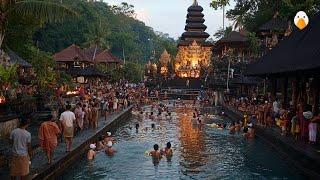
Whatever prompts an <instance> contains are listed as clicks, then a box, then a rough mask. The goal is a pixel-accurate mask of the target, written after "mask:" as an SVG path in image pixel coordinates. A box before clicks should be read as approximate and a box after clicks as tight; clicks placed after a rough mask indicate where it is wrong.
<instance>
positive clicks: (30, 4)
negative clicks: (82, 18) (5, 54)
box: [0, 0, 77, 49]
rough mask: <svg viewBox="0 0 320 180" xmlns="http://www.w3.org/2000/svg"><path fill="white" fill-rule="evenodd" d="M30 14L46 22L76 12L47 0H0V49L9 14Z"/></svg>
mask: <svg viewBox="0 0 320 180" xmlns="http://www.w3.org/2000/svg"><path fill="white" fill-rule="evenodd" d="M13 15H18V16H20V17H25V16H31V17H35V18H37V19H40V20H43V21H47V22H59V21H62V20H63V19H64V18H65V17H66V16H76V15H77V13H76V12H74V11H72V10H71V9H69V8H67V7H65V6H64V5H62V4H61V3H54V2H49V1H48V0H1V1H0V49H1V47H2V45H3V40H4V38H5V35H6V26H7V23H8V19H9V17H10V16H13Z"/></svg>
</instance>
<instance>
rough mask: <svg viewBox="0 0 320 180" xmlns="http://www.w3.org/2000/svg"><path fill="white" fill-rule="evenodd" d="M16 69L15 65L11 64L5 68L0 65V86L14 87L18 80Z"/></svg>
mask: <svg viewBox="0 0 320 180" xmlns="http://www.w3.org/2000/svg"><path fill="white" fill-rule="evenodd" d="M17 68H18V66H17V65H16V64H11V65H10V66H7V67H5V66H3V65H1V64H0V82H1V84H4V85H7V86H8V85H9V86H12V85H15V83H16V82H17V79H18V74H17ZM0 88H1V87H0Z"/></svg>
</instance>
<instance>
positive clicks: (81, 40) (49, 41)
mask: <svg viewBox="0 0 320 180" xmlns="http://www.w3.org/2000/svg"><path fill="white" fill-rule="evenodd" d="M63 4H64V5H65V6H67V7H69V8H71V9H74V10H75V11H76V12H78V14H79V15H80V17H79V18H77V19H75V20H66V21H65V22H63V23H62V24H61V23H48V24H46V26H44V27H43V28H40V29H39V30H38V31H37V32H36V34H35V35H34V40H35V41H36V42H38V45H39V48H40V49H42V50H44V51H47V52H52V53H55V52H58V51H60V50H62V49H64V48H66V47H67V46H70V45H71V44H77V45H88V44H92V42H96V43H98V44H103V46H104V47H107V48H110V51H111V52H112V53H113V54H115V55H116V56H118V57H120V58H123V56H125V58H126V60H129V61H134V62H136V61H138V62H146V61H147V60H149V58H150V57H151V56H152V55H153V51H154V50H155V51H156V56H157V55H160V54H161V52H162V51H163V50H164V49H167V50H168V51H169V52H170V53H173V55H175V53H176V49H177V48H176V41H175V40H174V39H172V38H170V37H169V36H165V35H164V34H162V33H156V32H154V31H153V29H152V28H150V27H147V26H146V25H145V24H144V23H143V22H141V21H139V20H137V19H135V15H134V14H135V13H134V11H133V6H132V5H129V4H127V3H122V4H121V5H120V6H109V5H108V4H107V3H105V2H86V1H81V0H64V1H63ZM99 46H101V45H99Z"/></svg>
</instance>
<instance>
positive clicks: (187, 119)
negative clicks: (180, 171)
mask: <svg viewBox="0 0 320 180" xmlns="http://www.w3.org/2000/svg"><path fill="white" fill-rule="evenodd" d="M177 113H178V114H179V115H180V118H179V127H180V131H179V132H180V138H179V140H180V142H181V156H182V157H183V158H182V159H181V161H180V164H182V165H183V166H184V167H185V168H186V169H188V171H192V172H197V171H199V170H198V167H199V166H201V165H202V164H205V163H206V162H207V160H208V159H207V157H206V156H205V153H203V152H205V151H206V147H205V142H204V137H203V135H204V132H203V130H202V129H201V128H199V126H198V125H197V124H196V123H195V122H194V120H193V119H192V118H191V117H192V114H193V110H192V109H179V110H178V111H177Z"/></svg>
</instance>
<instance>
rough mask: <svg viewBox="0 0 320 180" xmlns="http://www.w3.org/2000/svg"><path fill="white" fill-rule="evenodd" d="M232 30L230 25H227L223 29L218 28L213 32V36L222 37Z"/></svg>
mask: <svg viewBox="0 0 320 180" xmlns="http://www.w3.org/2000/svg"><path fill="white" fill-rule="evenodd" d="M231 31H232V26H228V27H227V28H226V29H225V30H224V29H222V28H220V29H219V30H218V31H217V32H216V33H214V35H213V36H214V37H215V38H217V39H220V38H223V37H225V36H227V35H228V34H229V33H230V32H231Z"/></svg>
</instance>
